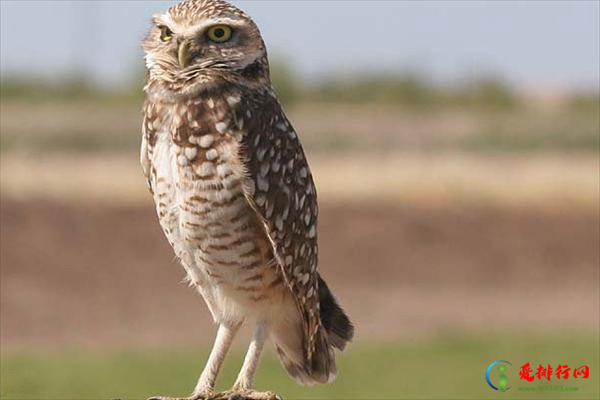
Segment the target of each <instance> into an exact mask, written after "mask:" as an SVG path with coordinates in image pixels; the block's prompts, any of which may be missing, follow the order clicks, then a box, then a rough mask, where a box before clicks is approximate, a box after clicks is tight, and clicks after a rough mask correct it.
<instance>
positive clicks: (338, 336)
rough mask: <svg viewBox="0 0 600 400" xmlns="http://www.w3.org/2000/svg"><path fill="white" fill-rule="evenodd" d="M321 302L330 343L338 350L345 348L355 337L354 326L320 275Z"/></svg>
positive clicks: (322, 314) (323, 322) (323, 321)
mask: <svg viewBox="0 0 600 400" xmlns="http://www.w3.org/2000/svg"><path fill="white" fill-rule="evenodd" d="M319 303H320V304H319V307H320V308H321V324H322V325H323V327H324V328H325V331H327V339H328V341H329V343H331V345H332V346H333V347H335V348H336V349H338V350H344V349H345V348H346V344H348V342H351V341H352V338H353V337H354V326H353V325H352V322H350V319H349V318H348V316H347V315H346V313H345V312H344V310H343V309H342V307H340V305H339V304H338V302H337V300H336V299H335V297H333V294H332V293H331V291H330V290H329V287H328V286H327V283H325V281H324V280H323V278H321V276H320V275H319Z"/></svg>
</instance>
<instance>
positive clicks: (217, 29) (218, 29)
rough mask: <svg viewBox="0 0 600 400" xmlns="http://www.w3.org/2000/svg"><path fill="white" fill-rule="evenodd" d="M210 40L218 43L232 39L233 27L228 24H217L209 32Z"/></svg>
mask: <svg viewBox="0 0 600 400" xmlns="http://www.w3.org/2000/svg"><path fill="white" fill-rule="evenodd" d="M207 36H208V38H209V39H210V40H212V41H213V42H217V43H223V42H226V41H228V40H229V39H231V28H230V27H228V26H227V25H215V26H213V27H212V28H210V29H209V30H208V32H207Z"/></svg>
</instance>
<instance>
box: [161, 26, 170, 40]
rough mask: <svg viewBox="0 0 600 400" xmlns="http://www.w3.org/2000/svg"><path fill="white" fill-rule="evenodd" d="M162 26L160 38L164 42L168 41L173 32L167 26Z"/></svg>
mask: <svg viewBox="0 0 600 400" xmlns="http://www.w3.org/2000/svg"><path fill="white" fill-rule="evenodd" d="M159 28H160V40H162V41H163V42H168V41H169V40H171V38H172V37H173V32H171V30H170V29H169V28H167V27H166V26H164V25H163V26H159Z"/></svg>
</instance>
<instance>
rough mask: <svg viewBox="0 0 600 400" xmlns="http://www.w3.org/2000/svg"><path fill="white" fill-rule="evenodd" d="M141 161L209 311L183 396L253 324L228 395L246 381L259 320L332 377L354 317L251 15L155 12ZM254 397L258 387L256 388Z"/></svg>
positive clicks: (293, 353)
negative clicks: (328, 274) (328, 272)
mask: <svg viewBox="0 0 600 400" xmlns="http://www.w3.org/2000/svg"><path fill="white" fill-rule="evenodd" d="M144 51H145V62H146V67H147V82H146V86H145V88H144V90H145V92H146V101H145V104H144V111H143V114H144V123H143V138H142V149H141V162H142V167H143V170H144V174H145V176H146V178H147V180H148V184H149V186H150V191H151V192H152V194H153V197H154V201H155V202H156V210H157V213H158V217H159V220H160V225H161V226H162V228H163V230H164V232H165V235H166V237H167V239H168V241H169V243H170V244H171V246H172V247H173V249H174V251H175V253H176V255H177V258H178V259H179V260H180V262H181V264H182V265H183V267H184V268H185V270H186V272H187V275H188V278H189V281H190V283H191V285H193V286H194V287H195V288H197V289H198V291H199V292H200V293H201V294H202V296H203V297H204V299H205V301H206V303H207V305H208V308H209V309H210V312H211V313H212V316H213V318H214V320H215V322H216V323H217V324H218V331H217V337H216V340H215V344H214V347H213V350H212V352H211V354H210V357H209V359H208V362H207V365H206V367H205V369H204V371H203V372H202V374H201V375H200V378H199V380H198V384H197V385H196V388H195V390H194V392H193V395H192V397H193V398H197V399H204V398H208V397H211V396H213V395H214V394H213V388H214V384H215V380H216V377H217V374H218V372H219V369H220V367H221V364H222V362H223V360H224V357H225V353H226V352H227V350H228V348H229V346H230V344H231V342H232V340H233V337H234V335H235V333H236V332H237V330H238V328H239V327H240V325H241V324H242V323H243V322H244V321H251V322H252V323H255V324H256V329H255V332H254V336H253V338H252V342H251V343H250V348H249V350H248V353H247V355H246V359H245V360H244V364H243V366H242V369H241V372H240V374H239V376H238V378H237V381H236V382H235V384H234V386H233V389H232V390H231V391H228V392H227V393H229V394H237V393H238V392H243V395H244V396H246V397H251V398H262V397H268V396H269V395H267V394H264V393H263V394H260V393H258V392H254V391H252V390H251V389H252V380H253V376H254V372H255V370H256V367H257V364H258V359H259V356H260V353H261V350H262V348H263V345H264V342H265V340H266V337H267V334H268V333H270V335H271V337H272V339H273V341H274V343H275V346H276V349H277V353H278V355H279V357H280V359H281V362H282V363H283V365H284V367H285V369H286V370H287V371H288V373H289V374H290V375H291V376H292V377H293V378H294V379H296V380H297V381H298V382H300V383H302V384H314V383H326V382H330V381H332V380H333V379H334V378H335V376H336V366H335V355H334V351H333V349H334V348H337V349H340V350H342V349H344V347H345V345H346V343H347V342H348V341H350V340H351V339H352V335H353V327H352V324H351V323H350V321H349V320H348V318H347V317H346V315H345V314H344V312H343V310H342V309H341V308H340V307H339V306H338V304H337V302H336V300H335V299H334V297H333V295H332V294H331V292H330V291H329V289H328V288H327V285H326V284H325V282H324V281H323V279H322V278H321V277H320V276H319V273H318V272H317V214H318V208H317V194H316V190H315V185H314V182H313V179H312V176H311V172H310V169H309V166H308V163H307V161H306V158H305V155H304V152H303V150H302V146H301V145H300V141H299V139H298V136H297V135H296V132H295V131H294V129H293V128H292V126H291V124H290V122H289V121H288V119H287V118H286V116H285V114H284V112H283V110H282V108H281V105H280V104H279V102H278V100H277V96H276V95H275V93H274V92H273V89H272V87H271V83H270V78H269V64H268V61H267V52H266V48H265V44H264V42H263V40H262V38H261V36H260V32H259V30H258V28H257V27H256V25H255V24H254V22H253V21H252V19H250V17H248V16H247V15H246V14H245V13H244V12H242V11H240V10H239V9H237V8H236V7H234V6H232V5H230V4H228V3H226V2H225V1H222V0H189V1H186V2H183V3H180V4H178V5H176V6H174V7H172V8H170V9H169V10H168V11H167V12H166V13H164V14H159V15H155V16H154V17H153V25H152V28H151V29H150V32H149V34H148V37H147V38H146V41H145V43H144ZM261 396H262V397H261Z"/></svg>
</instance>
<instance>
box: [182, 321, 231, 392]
mask: <svg viewBox="0 0 600 400" xmlns="http://www.w3.org/2000/svg"><path fill="white" fill-rule="evenodd" d="M240 326H241V324H236V325H227V324H224V323H221V324H220V325H219V329H218V330H217V337H216V338H215V344H214V345H213V348H212V350H211V352H210V356H209V357H208V361H207V362H206V366H205V367H204V370H203V371H202V374H201V375H200V378H199V379H198V383H197V384H196V388H195V389H194V395H202V394H207V393H212V391H213V389H214V387H215V381H216V380H217V375H219V371H220V369H221V366H222V365H223V361H225V356H226V355H227V352H228V351H229V348H230V347H231V343H232V342H233V339H234V337H235V334H236V333H237V331H238V330H239V329H240Z"/></svg>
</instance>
